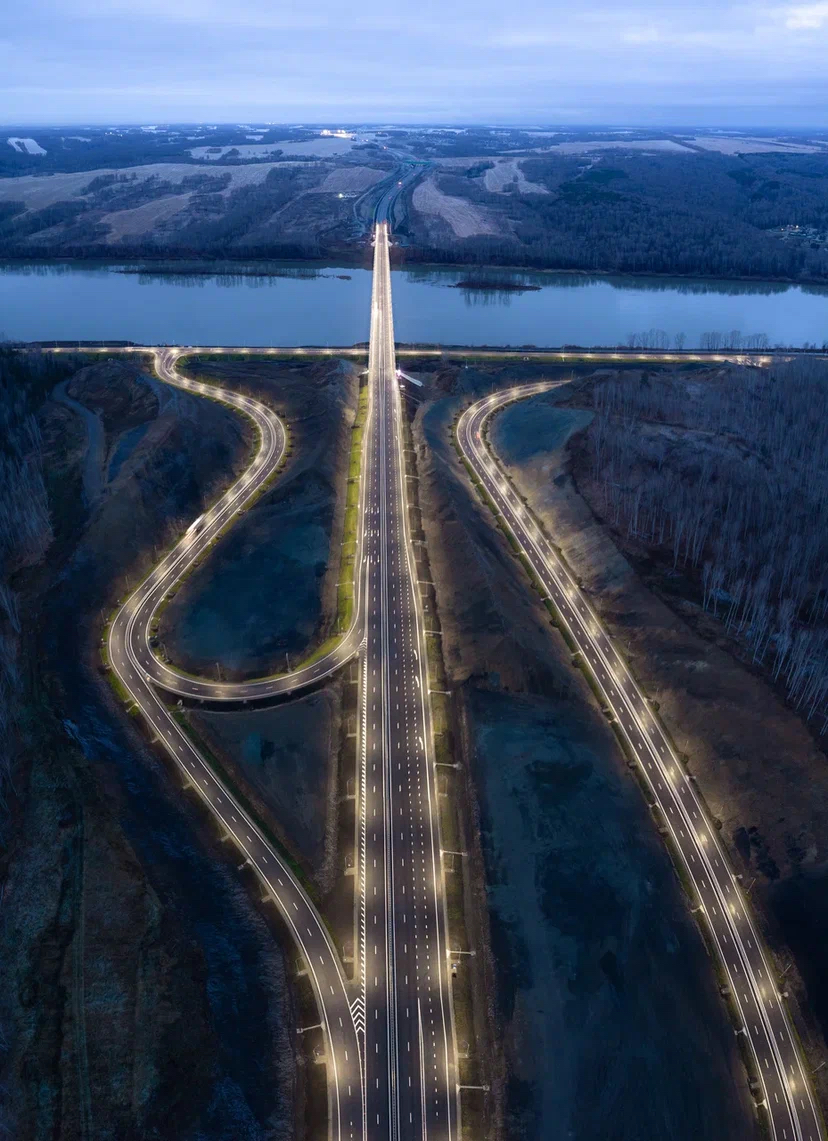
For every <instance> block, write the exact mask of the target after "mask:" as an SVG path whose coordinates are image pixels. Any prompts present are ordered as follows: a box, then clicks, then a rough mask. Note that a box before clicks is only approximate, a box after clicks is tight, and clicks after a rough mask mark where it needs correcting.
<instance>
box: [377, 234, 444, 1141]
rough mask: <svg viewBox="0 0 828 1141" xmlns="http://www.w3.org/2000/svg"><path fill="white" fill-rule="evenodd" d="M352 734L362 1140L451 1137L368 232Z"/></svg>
mask: <svg viewBox="0 0 828 1141" xmlns="http://www.w3.org/2000/svg"><path fill="white" fill-rule="evenodd" d="M369 384H370V388H371V394H370V399H371V408H372V414H371V416H370V428H369V434H368V452H367V458H366V464H367V472H366V482H367V500H366V513H367V514H366V537H365V542H366V559H367V562H368V577H367V587H366V618H367V625H366V646H365V653H364V656H363V658H362V663H361V664H362V692H361V732H360V741H359V745H360V761H361V779H360V797H359V824H360V848H361V850H362V857H361V859H360V876H361V880H362V884H361V886H362V915H361V925H362V931H361V940H360V942H361V947H362V972H361V973H362V977H363V980H364V987H365V1025H366V1040H365V1064H366V1068H365V1086H366V1102H367V1126H368V1136H369V1137H372V1138H373V1137H376V1138H383V1139H385V1138H389V1139H391V1141H399V1139H403V1138H404V1139H406V1141H407V1139H409V1138H418V1139H419V1138H422V1139H423V1141H426V1139H428V1141H452V1139H453V1138H456V1137H457V1135H458V1126H457V1096H458V1095H457V1088H456V1087H457V1076H456V1065H455V1049H454V1036H453V1028H452V1019H451V994H450V978H449V964H448V959H447V945H448V944H447V937H446V918H445V907H444V895H443V879H442V861H441V855H440V837H439V819H438V806H437V789H436V778H435V768H434V758H433V752H432V749H433V745H432V729H431V712H430V703H429V700H428V670H427V660H426V647H425V634H424V628H423V615H422V606H421V604H420V596H419V588H418V585H417V573H416V566H415V563H414V558H413V554H412V548H411V543H410V538H409V521H408V508H407V496H406V480H405V470H404V464H403V455H402V443H401V439H402V437H401V425H400V418H401V397H400V392H399V385H398V381H397V376H396V360H395V353H394V329H393V316H392V308H391V275H390V270H389V262H388V226H387V224H386V223H385V222H380V223H379V224H378V225H377V227H376V231H375V246H374V286H373V295H372V300H371V340H370V358H369Z"/></svg>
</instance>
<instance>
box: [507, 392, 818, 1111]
mask: <svg viewBox="0 0 828 1141" xmlns="http://www.w3.org/2000/svg"><path fill="white" fill-rule="evenodd" d="M554 400H555V398H554V397H552V396H548V397H542V398H537V399H535V400H532V401H526V402H524V403H522V404H520V405H515V406H514V407H513V408H511V409H509V410H508V411H507V412H505V413H504V414H503V415H502V416H501V417H500V419H499V421H497V422H496V424H495V426H494V427H493V429H492V440H493V443H494V445H495V447H496V448H497V449H498V451H499V454H500V455H501V456H502V457H504V458H505V459H506V460H507V461H509V468H510V472H511V474H512V477H513V478H514V479H515V481H516V483H517V485H518V487H519V488H520V490H521V491H522V492H523V494H525V495H526V496H527V497H528V499H529V501H530V503H531V505H532V506H533V507H534V508H535V509H536V510H537V511H538V514H539V515H540V516H541V518H542V519H543V520H544V521H545V523H546V525H547V526H548V529H549V532H550V533H551V534H552V535H554V536H555V539H556V541H557V542H558V543H560V545H561V547H562V550H563V552H564V554H565V556H566V558H567V559H568V561H569V563H570V565H571V566H572V567H573V569H574V570H575V571H576V572H577V573H578V574H579V575H580V577H581V580H582V582H583V583H584V586H585V588H586V589H587V590H588V591H589V592H590V593H591V595H592V597H593V601H594V603H595V605H596V608H597V609H598V610H599V611H600V613H601V614H602V617H603V619H604V621H605V622H606V623H607V625H608V627H609V628H610V629H611V631H612V633H613V634H614V636H615V637H616V638H617V639H619V640H620V641H621V642H622V643H623V645H624V647H625V650H626V652H627V654H628V656H629V660H630V662H631V665H632V668H633V670H634V671H635V673H636V675H637V676H638V678H639V679H640V680H641V682H642V684H643V686H644V688H645V690H646V691H647V692H648V693H649V694H650V695H651V696H652V697H653V698H655V699H656V700H658V702H659V703H660V713H661V716H662V717H663V719H664V722H665V724H666V725H667V727H668V728H669V730H670V732H671V733H672V735H673V738H674V740H675V741H676V743H677V746H678V748H679V749H680V750H681V751H682V752H685V753H687V754H688V756H689V767H690V770H691V771H692V772H693V773H694V774H695V775H696V777H697V779H698V782H699V786H700V789H701V791H702V793H703V794H704V797H705V799H706V801H707V803H708V805H709V808H710V811H711V812H712V814H713V815H714V816H715V817H716V818H718V819H719V820H720V821H721V822H722V830H721V836H722V839H723V841H724V842H725V844H726V845H727V848H728V850H729V853H730V856H731V859H732V860H733V864H734V866H735V868H736V869H737V871H740V872H742V873H743V875H744V881H745V885H746V886H747V887H748V888H749V889H750V895H751V898H752V900H753V904H754V906H755V908H756V911H757V914H758V916H759V919H760V922H761V924H762V926H763V928H764V930H765V933H766V936H767V938H768V941H769V943H770V946H771V948H772V950H773V954H774V958H775V961H776V964H777V967H778V970H779V973H780V975H781V976H783V977H784V980H785V986H786V987H787V989H788V991H789V993H790V996H791V1003H792V1009H793V1011H794V1014H795V1017H796V1021H797V1026H798V1029H799V1031H800V1034H801V1036H802V1038H803V1042H804V1044H805V1047H806V1050H807V1052H808V1055H809V1060H810V1061H811V1063H812V1066H813V1068H814V1069H815V1070H817V1073H816V1076H815V1078H814V1081H815V1082H816V1083H817V1089H818V1093H819V1095H820V1098H821V1100H822V1103H823V1104H828V1082H826V1078H825V1075H826V1070H825V1069H824V1068H823V1069H817V1067H819V1066H820V1065H821V1063H822V1061H823V1059H824V1057H825V1056H826V1037H827V1036H828V986H826V983H825V979H826V952H825V948H826V945H828V943H826V936H828V840H826V837H828V762H827V761H826V757H825V753H824V751H823V749H822V748H820V747H819V744H818V743H817V742H816V741H815V740H814V738H813V737H812V735H811V733H810V732H809V730H808V729H807V728H806V726H805V725H804V724H803V722H802V720H801V719H800V717H799V716H797V715H796V714H795V713H794V712H793V711H792V710H790V709H789V708H787V707H786V706H785V704H784V702H783V700H782V698H781V697H780V696H778V695H777V693H775V692H774V690H773V689H772V688H771V686H770V685H769V684H768V683H767V682H766V681H765V680H764V679H763V677H762V676H760V675H759V674H758V673H757V672H756V671H754V670H753V669H751V668H750V666H749V665H748V664H746V663H745V662H744V661H741V660H739V658H737V657H736V656H735V654H734V652H733V651H734V650H735V649H736V647H735V644H734V643H733V642H732V641H731V640H729V639H727V638H726V637H725V635H724V630H723V627H722V625H721V624H720V623H718V622H716V621H715V620H714V619H712V618H711V617H710V616H709V615H707V614H705V613H704V611H703V610H702V609H701V606H700V605H699V604H698V602H697V601H696V600H695V599H693V598H690V597H685V596H683V594H682V591H681V589H680V587H681V584H682V581H683V579H682V576H681V575H679V576H678V579H677V576H676V574H675V572H673V571H672V568H671V566H670V565H667V566H665V565H664V562H663V560H661V559H659V558H656V557H654V555H653V553H652V552H651V551H649V550H648V549H647V548H646V547H645V546H643V545H640V544H636V543H634V542H631V541H629V540H628V539H627V538H626V537H625V536H624V535H622V534H620V533H618V532H617V531H615V530H613V529H611V528H610V527H609V526H608V525H607V524H606V523H604V522H603V521H602V520H601V519H600V517H597V516H596V514H595V513H594V510H597V509H598V508H599V505H600V503H601V498H600V496H599V495H598V494H597V488H595V487H594V486H593V483H592V480H591V474H590V472H591V464H590V459H589V455H588V453H587V450H586V448H585V446H584V442H583V441H582V440H580V439H579V438H578V437H577V436H576V437H574V438H573V439H572V441H571V443H570V445H569V448H568V449H567V448H566V446H565V445H566V441H567V439H568V438H569V436H570V434H571V433H572V432H576V431H577V430H578V429H580V428H583V427H584V426H585V425H586V424H587V423H588V422H589V418H590V415H591V414H590V413H589V412H588V411H585V410H581V409H579V408H577V407H570V408H560V409H558V408H556V407H555V404H554ZM579 402H580V397H579V396H577V395H576V396H574V397H573V398H572V400H571V401H569V403H570V404H577V403H579ZM584 495H585V496H586V499H585V498H584ZM668 562H669V560H668ZM677 581H678V586H677ZM822 743H823V742H820V744H822Z"/></svg>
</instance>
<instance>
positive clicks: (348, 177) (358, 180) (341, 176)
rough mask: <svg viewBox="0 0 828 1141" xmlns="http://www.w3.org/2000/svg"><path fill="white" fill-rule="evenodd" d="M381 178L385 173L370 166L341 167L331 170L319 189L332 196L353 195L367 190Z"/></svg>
mask: <svg viewBox="0 0 828 1141" xmlns="http://www.w3.org/2000/svg"><path fill="white" fill-rule="evenodd" d="M383 178H385V171H382V170H375V169H374V168H373V167H371V166H343V167H340V168H339V169H338V170H332V171H331V172H330V174H328V176H327V178H326V179H325V181H324V182H323V183H322V185H321V186H320V187H319V189H320V190H322V191H324V192H326V193H332V194H336V193H340V194H347V193H352V194H353V193H358V192H359V191H362V190H369V189H370V188H371V187H372V186H374V185H375V183H377V182H381V181H382V179H383Z"/></svg>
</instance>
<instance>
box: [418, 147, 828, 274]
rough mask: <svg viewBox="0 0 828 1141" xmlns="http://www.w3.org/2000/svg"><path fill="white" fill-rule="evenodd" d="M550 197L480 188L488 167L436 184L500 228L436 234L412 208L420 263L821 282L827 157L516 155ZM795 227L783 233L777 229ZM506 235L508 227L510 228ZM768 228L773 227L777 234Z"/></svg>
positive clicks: (825, 262)
mask: <svg viewBox="0 0 828 1141" xmlns="http://www.w3.org/2000/svg"><path fill="white" fill-rule="evenodd" d="M521 165H522V169H523V172H524V174H525V176H526V178H527V179H529V180H530V182H534V183H539V184H540V185H542V186H544V187H545V188H546V189H547V190H548V191H549V193H547V194H525V193H524V194H521V193H518V191H517V188H515V189H514V191H513V192H512V193H509V194H506V195H504V194H496V193H493V192H491V191H488V190H487V189H486V186H485V182H484V174H485V165H484V164H481V165H480V167H476V168H475V167H473V168H472V169H471V170H470V171H469V172H468V176H467V175H462V174H460V175H458V174H454V173H451V174H448V173H447V174H441V175H440V176H439V187H440V189H441V190H442V191H443V192H444V193H445V194H448V195H452V196H456V197H461V198H466V199H468V200H469V201H471V202H472V203H474V204H475V205H479V206H481V207H484V208H485V209H486V210H487V211H489V212H490V213H491V214H495V215H498V216H499V217H500V218H502V220H503V223H504V225H503V230H504V233H503V234H499V235H496V236H482V235H478V236H474V237H469V238H465V239H458V238H446V239H445V240H444V241H441V240H438V241H435V240H434V239H433V236H432V237H429V234H428V232H427V230H426V228H425V226H424V225H423V224H422V221H421V220H419V219H418V218H417V216H416V214H415V213H412V214H410V215H409V218H410V221H409V227H408V238H409V241H410V248H409V250H408V255H409V257H410V258H412V259H417V260H421V261H424V262H454V263H473V264H494V265H514V266H532V267H544V268H552V269H565V270H586V271H607V272H616V273H664V274H692V275H699V276H710V277H744V278H753V277H755V278H776V279H779V278H781V279H785V280H791V281H811V282H821V281H828V157H826V156H825V155H821V154H819V155H806V154H778V155H777V154H763V155H751V156H731V155H720V154H713V153H695V154H691V155H682V154H664V155H640V154H634V155H624V154H622V153H619V152H613V153H611V154H607V153H606V152H605V153H604V154H603V155H602V156H601V158H600V161H598V160H596V159H595V158H594V157H591V158H589V159H588V160H587V161H585V156H583V155H579V156H570V155H560V156H551V157H550V156H544V157H542V158H526V159H524V160H523V161H522V163H521ZM793 226H798V227H799V231H798V232H797V231H793V232H788V233H785V234H782V233H780V231H782V230H783V228H784V227H793ZM509 231H511V233H510V232H509ZM773 231H776V233H774V232H773Z"/></svg>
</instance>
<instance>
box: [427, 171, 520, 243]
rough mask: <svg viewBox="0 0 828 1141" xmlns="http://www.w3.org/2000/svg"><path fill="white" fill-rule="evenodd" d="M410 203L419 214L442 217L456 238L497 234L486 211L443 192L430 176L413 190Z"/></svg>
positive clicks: (498, 230) (495, 227)
mask: <svg viewBox="0 0 828 1141" xmlns="http://www.w3.org/2000/svg"><path fill="white" fill-rule="evenodd" d="M412 204H413V206H414V209H415V210H419V212H420V213H421V214H426V215H431V216H432V217H437V218H442V220H443V221H444V222H447V223H448V225H449V226H450V227H451V229H452V230H453V231H454V235H455V237H457V238H470V237H472V236H473V235H474V234H498V233H500V229H499V227H498V226H497V225H496V224H495V222H494V219H492V218H491V217H489V216H488V215H487V213H486V212H485V211H483V210H481V209H480V207H478V206H474V205H473V204H472V203H471V202H467V201H466V200H465V199H464V198H454V197H452V196H451V195H449V194H444V193H443V191H442V190H440V188H439V187H438V186H437V185H436V184H435V182H434V180H433V179H432V178H427V179H426V180H425V181H424V182H421V183H420V185H419V186H418V187H417V188H416V190H415V191H414V194H413V196H412Z"/></svg>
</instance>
